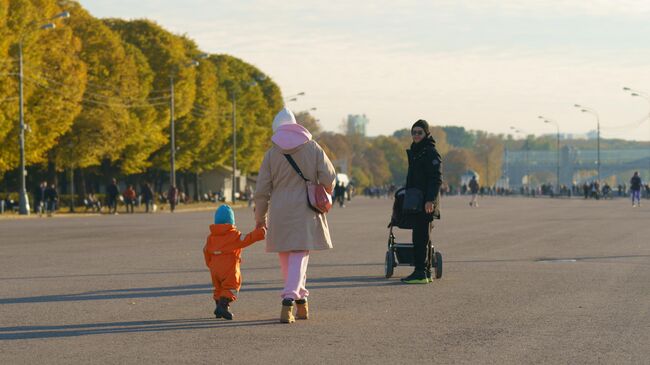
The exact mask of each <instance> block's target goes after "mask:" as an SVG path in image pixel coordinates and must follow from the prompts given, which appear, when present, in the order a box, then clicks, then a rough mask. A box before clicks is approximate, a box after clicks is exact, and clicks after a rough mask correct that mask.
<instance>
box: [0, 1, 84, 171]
mask: <svg viewBox="0 0 650 365" xmlns="http://www.w3.org/2000/svg"><path fill="white" fill-rule="evenodd" d="M62 10H63V9H62V8H61V7H59V6H58V4H57V3H56V2H55V1H51V0H11V1H6V0H2V1H0V55H2V58H0V80H1V81H0V177H2V175H3V174H4V173H5V172H6V171H8V170H10V169H14V168H16V167H17V166H18V164H19V148H18V135H19V123H18V120H19V114H18V80H17V73H18V43H19V42H20V40H21V39H22V40H23V54H24V110H25V124H26V126H27V132H26V134H25V160H26V164H27V165H32V164H38V163H44V162H46V161H47V158H48V155H47V153H48V151H49V150H50V149H51V148H52V147H54V146H55V145H57V143H59V139H60V137H61V135H63V134H64V133H66V132H68V131H69V130H70V128H71V126H72V123H73V120H74V119H75V117H76V116H77V115H78V114H79V112H80V111H81V104H80V100H81V97H82V95H83V93H84V90H85V84H86V66H85V64H84V63H83V62H82V61H81V60H80V59H79V58H78V57H77V55H78V53H79V51H80V49H81V42H80V40H79V39H78V38H77V37H76V36H75V35H74V34H73V32H72V28H71V27H70V26H68V25H67V22H68V20H58V21H57V23H59V25H60V26H59V27H58V28H57V29H53V30H42V29H39V26H40V25H42V24H44V23H47V22H48V21H49V20H48V19H50V18H52V17H53V16H54V15H55V14H58V13H60V12H61V11H62ZM63 90H65V92H64V91H63Z"/></svg>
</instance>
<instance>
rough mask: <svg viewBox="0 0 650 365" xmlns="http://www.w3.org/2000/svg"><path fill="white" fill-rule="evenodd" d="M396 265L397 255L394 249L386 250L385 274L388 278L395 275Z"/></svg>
mask: <svg viewBox="0 0 650 365" xmlns="http://www.w3.org/2000/svg"><path fill="white" fill-rule="evenodd" d="M395 266H396V265H395V255H394V254H393V251H386V261H385V262H384V276H386V279H388V278H390V277H391V276H393V269H394V268H395Z"/></svg>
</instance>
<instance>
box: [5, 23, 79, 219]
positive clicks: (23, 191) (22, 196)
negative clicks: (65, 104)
mask: <svg viewBox="0 0 650 365" xmlns="http://www.w3.org/2000/svg"><path fill="white" fill-rule="evenodd" d="M69 17H70V13H69V12H67V11H64V12H62V13H59V14H57V15H55V16H54V17H52V18H51V19H50V20H56V19H63V18H69ZM32 24H33V23H32ZM54 28H56V25H55V24H54V23H47V24H45V25H42V26H41V27H40V28H39V29H42V30H47V29H54ZM29 31H31V30H28V32H23V33H22V34H21V35H20V40H19V41H18V63H19V66H18V67H19V69H18V99H19V102H18V103H19V104H18V110H19V130H20V131H19V144H20V192H19V198H18V200H19V203H18V204H19V205H18V213H19V214H21V215H29V197H28V196H27V187H26V185H27V183H26V180H25V179H26V176H27V171H26V170H25V110H24V107H23V105H24V95H23V82H24V72H23V45H24V43H25V36H26V35H27V34H28V33H29Z"/></svg>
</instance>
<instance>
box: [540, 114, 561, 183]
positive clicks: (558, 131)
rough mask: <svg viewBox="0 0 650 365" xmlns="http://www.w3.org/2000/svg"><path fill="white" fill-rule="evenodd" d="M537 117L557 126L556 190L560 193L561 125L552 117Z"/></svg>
mask: <svg viewBox="0 0 650 365" xmlns="http://www.w3.org/2000/svg"><path fill="white" fill-rule="evenodd" d="M537 118H539V119H541V120H543V121H544V123H546V124H553V125H555V128H557V147H556V149H557V165H556V169H557V171H556V189H557V190H556V191H555V192H556V193H557V194H559V193H560V125H559V124H558V123H557V122H556V121H554V120H552V119H548V118H544V117H543V116H541V115H540V116H538V117H537Z"/></svg>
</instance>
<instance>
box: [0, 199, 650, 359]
mask: <svg viewBox="0 0 650 365" xmlns="http://www.w3.org/2000/svg"><path fill="white" fill-rule="evenodd" d="M468 201H469V200H468V199H467V198H464V197H452V198H445V199H444V200H443V206H442V220H441V221H439V222H437V227H436V228H435V230H434V241H435V243H436V247H437V249H439V250H440V251H441V252H442V253H443V255H444V259H445V260H444V275H443V278H442V279H440V280H435V281H434V282H433V283H432V284H429V285H415V286H408V285H403V284H401V283H400V282H399V277H401V276H406V275H408V274H409V273H410V268H409V267H401V266H400V267H397V268H396V269H395V276H394V277H393V278H391V279H385V278H384V277H383V262H384V254H385V251H386V242H387V235H388V230H387V229H386V224H387V223H388V220H389V216H390V210H391V204H392V201H391V200H386V199H367V198H358V199H356V200H354V201H352V202H351V203H350V204H349V205H348V207H346V208H344V209H340V208H335V209H334V210H333V211H332V212H331V213H330V214H329V216H328V219H329V222H330V229H331V232H332V237H333V242H334V245H335V248H334V250H331V251H329V252H316V253H313V254H312V255H311V259H310V268H309V275H310V277H309V280H308V288H309V289H310V291H311V297H310V308H311V310H312V313H311V314H312V318H311V319H310V320H309V321H298V322H296V323H295V324H292V325H286V324H280V323H278V317H279V313H280V297H279V291H280V289H281V286H282V282H281V280H280V270H279V265H278V263H277V258H276V256H275V255H273V254H268V253H265V252H264V243H263V242H260V243H258V244H256V245H254V246H252V247H251V248H249V249H247V250H246V251H245V253H244V256H243V263H242V273H243V278H244V279H243V280H244V284H243V288H242V291H241V292H240V296H239V301H237V302H236V303H234V306H233V312H234V313H235V316H236V318H235V320H234V321H231V322H229V321H224V320H217V319H214V317H213V315H212V310H213V309H214V303H213V301H212V298H211V285H210V281H209V275H208V271H207V269H206V268H205V267H204V262H203V257H202V252H201V249H202V247H203V244H204V242H205V236H206V235H207V233H208V225H209V223H210V222H211V221H212V212H210V211H203V212H187V213H177V214H170V213H161V214H154V215H145V214H135V215H125V214H122V215H119V216H95V217H55V218H51V219H45V218H43V219H38V218H30V219H2V220H0V364H70V363H83V364H136V363H137V364H142V363H144V364H154V363H155V364H160V363H164V364H182V363H186V364H201V363H206V364H207V363H212V364H218V363H231V364H233V363H236V364H240V363H241V364H276V363H277V364H280V363H281V364H313V363H323V364H339V363H369V364H403V363H411V362H415V361H417V362H419V363H438V364H445V363H472V364H475V363H485V364H504V363H508V364H528V363H544V364H546V363H559V364H594V363H601V364H614V363H617V364H619V363H629V364H639V363H648V359H650V345H649V344H650V304H649V303H650V204H648V203H646V201H644V203H645V205H644V206H643V207H641V208H636V209H633V208H632V207H631V203H630V202H629V201H628V200H623V199H619V200H614V201H591V200H589V201H584V200H581V199H571V200H568V199H565V200H562V199H554V200H553V199H546V198H541V199H525V198H485V199H482V200H480V207H479V208H477V209H471V208H470V207H469V206H468ZM235 214H236V217H237V223H238V227H239V228H240V229H241V230H243V231H248V230H250V229H251V228H252V227H253V225H254V223H253V218H252V210H250V209H247V208H242V209H238V210H236V212H235ZM408 239H409V237H408V232H399V234H398V240H408ZM557 259H559V260H557Z"/></svg>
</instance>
